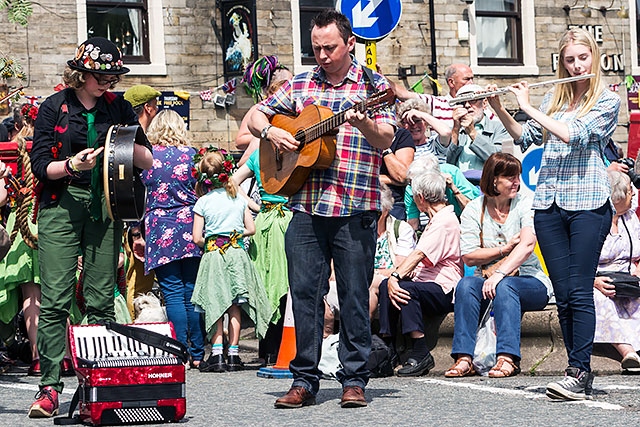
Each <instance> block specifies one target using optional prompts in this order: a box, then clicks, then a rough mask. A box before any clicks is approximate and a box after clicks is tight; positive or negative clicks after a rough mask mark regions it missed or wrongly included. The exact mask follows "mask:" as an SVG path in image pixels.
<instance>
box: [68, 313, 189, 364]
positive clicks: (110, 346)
mask: <svg viewBox="0 0 640 427" xmlns="http://www.w3.org/2000/svg"><path fill="white" fill-rule="evenodd" d="M141 327H144V328H145V329H149V330H152V331H154V332H158V333H161V334H163V335H167V336H171V328H170V326H169V324H168V323H159V324H145V325H142V326H141ZM73 341H74V344H75V356H76V358H77V361H78V365H79V366H86V367H92V368H118V367H128V366H150V365H178V364H180V363H181V362H180V360H179V359H178V358H177V357H176V356H174V355H172V354H170V353H168V352H166V351H163V350H160V349H158V348H156V347H153V346H150V345H147V344H145V343H142V342H140V341H136V340H134V339H132V338H129V337H126V336H124V335H121V334H118V333H117V332H113V331H111V330H108V329H107V328H106V327H104V326H102V325H90V326H88V327H75V328H74V331H73Z"/></svg>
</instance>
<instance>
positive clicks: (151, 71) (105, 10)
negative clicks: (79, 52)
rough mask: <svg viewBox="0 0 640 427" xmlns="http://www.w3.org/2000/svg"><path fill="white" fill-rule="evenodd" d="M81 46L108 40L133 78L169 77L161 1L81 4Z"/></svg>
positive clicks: (90, 1)
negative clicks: (92, 40)
mask: <svg viewBox="0 0 640 427" xmlns="http://www.w3.org/2000/svg"><path fill="white" fill-rule="evenodd" d="M77 7H78V17H79V19H78V34H79V37H78V38H79V40H80V42H82V41H84V40H85V39H87V38H89V37H98V36H99V37H105V38H107V39H109V40H111V41H112V42H114V43H115V44H116V46H118V47H119V48H120V51H121V52H122V55H123V61H124V63H125V65H126V66H127V67H128V68H130V69H131V72H132V74H145V75H163V74H166V64H165V53H164V31H163V18H162V2H161V1H160V0H152V1H149V0H100V1H96V0H77Z"/></svg>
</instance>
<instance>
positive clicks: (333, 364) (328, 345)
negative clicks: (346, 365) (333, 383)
mask: <svg viewBox="0 0 640 427" xmlns="http://www.w3.org/2000/svg"><path fill="white" fill-rule="evenodd" d="M339 338H340V334H333V335H329V336H328V337H326V338H325V339H323V340H322V354H321V356H320V362H319V363H318V369H319V370H320V372H322V378H323V379H325V380H332V379H336V374H337V373H338V371H339V370H340V369H342V364H341V363H340V359H339V358H338V346H339V345H340V339H339Z"/></svg>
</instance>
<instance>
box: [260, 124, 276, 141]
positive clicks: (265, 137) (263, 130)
mask: <svg viewBox="0 0 640 427" xmlns="http://www.w3.org/2000/svg"><path fill="white" fill-rule="evenodd" d="M272 127H273V125H270V124H269V125H266V126H265V127H264V128H262V132H260V138H261V139H268V138H267V133H268V132H269V129H271V128H272Z"/></svg>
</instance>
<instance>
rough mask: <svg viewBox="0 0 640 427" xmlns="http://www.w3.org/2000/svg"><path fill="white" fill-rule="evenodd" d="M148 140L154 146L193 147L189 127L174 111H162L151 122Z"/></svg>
mask: <svg viewBox="0 0 640 427" xmlns="http://www.w3.org/2000/svg"><path fill="white" fill-rule="evenodd" d="M147 138H149V142H151V144H153V145H162V146H168V145H173V146H178V145H191V140H190V139H189V132H188V131H187V125H185V123H184V120H182V117H180V114H178V113H176V112H175V111H173V110H162V111H160V112H159V113H158V114H157V115H156V116H155V117H154V118H153V120H151V123H150V124H149V128H148V129H147Z"/></svg>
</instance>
